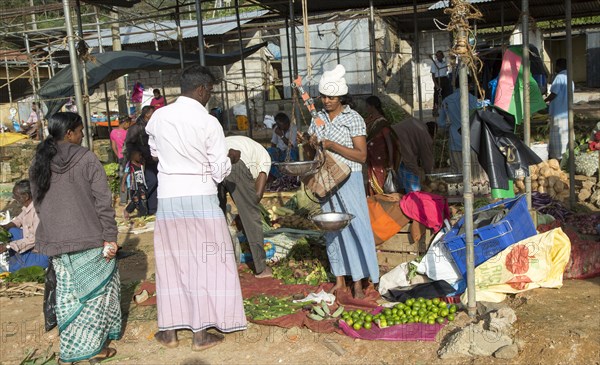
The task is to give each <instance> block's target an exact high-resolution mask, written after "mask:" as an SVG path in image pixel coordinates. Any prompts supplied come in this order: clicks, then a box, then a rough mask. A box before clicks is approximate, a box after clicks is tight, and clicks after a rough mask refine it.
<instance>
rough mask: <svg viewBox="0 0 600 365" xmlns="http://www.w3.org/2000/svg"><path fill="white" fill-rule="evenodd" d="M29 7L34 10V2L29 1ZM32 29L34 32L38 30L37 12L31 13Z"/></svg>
mask: <svg viewBox="0 0 600 365" xmlns="http://www.w3.org/2000/svg"><path fill="white" fill-rule="evenodd" d="M29 6H31V7H32V8H33V7H34V6H35V5H34V4H33V0H29ZM31 29H33V30H37V29H38V28H37V21H36V20H35V12H32V13H31Z"/></svg>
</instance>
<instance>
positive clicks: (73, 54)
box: [63, 0, 89, 147]
mask: <svg viewBox="0 0 600 365" xmlns="http://www.w3.org/2000/svg"><path fill="white" fill-rule="evenodd" d="M63 9H64V13H65V26H66V28H67V40H68V43H69V60H70V61H71V74H72V75H73V89H74V90H75V103H76V104H77V110H82V111H83V110H84V108H83V97H82V95H81V85H80V84H79V80H80V79H79V67H77V66H78V64H79V62H78V60H77V50H76V49H75V36H74V35H73V26H72V25H71V9H70V7H69V0H63ZM84 123H87V121H85V120H84ZM84 128H86V126H85V124H84ZM82 144H83V146H84V147H89V144H88V140H87V138H84V139H83V141H82Z"/></svg>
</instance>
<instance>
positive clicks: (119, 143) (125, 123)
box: [110, 115, 131, 204]
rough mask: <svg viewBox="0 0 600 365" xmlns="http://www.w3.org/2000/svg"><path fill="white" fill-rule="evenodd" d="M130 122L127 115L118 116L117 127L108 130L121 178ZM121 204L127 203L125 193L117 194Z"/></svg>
mask: <svg viewBox="0 0 600 365" xmlns="http://www.w3.org/2000/svg"><path fill="white" fill-rule="evenodd" d="M130 124H131V118H130V117H129V116H128V115H123V116H120V117H119V127H118V128H115V129H113V130H112V131H110V147H111V148H112V150H113V152H114V154H115V156H117V162H118V163H119V178H123V169H124V168H125V158H124V156H123V146H124V145H125V138H126V137H127V128H129V125H130ZM119 199H120V202H121V204H125V203H127V194H123V193H121V194H119Z"/></svg>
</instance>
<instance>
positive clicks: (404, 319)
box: [342, 298, 458, 330]
mask: <svg viewBox="0 0 600 365" xmlns="http://www.w3.org/2000/svg"><path fill="white" fill-rule="evenodd" d="M457 309H458V308H457V307H456V305H455V304H447V303H445V302H443V301H441V300H440V299H438V298H434V299H424V298H416V299H415V298H411V299H408V300H406V302H404V303H398V304H396V305H395V306H393V307H391V308H385V309H383V310H382V311H381V312H380V313H378V314H375V315H373V314H370V313H368V312H365V311H363V310H362V309H357V310H354V311H347V312H344V313H342V320H343V321H344V322H346V323H347V324H348V325H349V326H351V327H352V328H354V329H355V330H359V329H361V328H364V329H366V330H370V329H371V328H372V326H373V324H374V323H376V324H377V325H378V326H379V327H380V328H386V327H390V326H395V325H398V324H406V323H423V324H436V323H440V324H441V323H444V322H445V320H448V321H454V316H455V313H456V311H457Z"/></svg>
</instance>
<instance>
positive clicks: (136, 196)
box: [121, 149, 148, 219]
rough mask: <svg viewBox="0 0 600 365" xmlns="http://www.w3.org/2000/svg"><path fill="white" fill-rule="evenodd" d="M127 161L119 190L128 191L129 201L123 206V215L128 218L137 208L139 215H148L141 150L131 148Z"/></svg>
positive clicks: (146, 187)
mask: <svg viewBox="0 0 600 365" xmlns="http://www.w3.org/2000/svg"><path fill="white" fill-rule="evenodd" d="M129 156H130V157H129V161H127V163H126V164H125V170H124V175H123V178H122V179H121V192H122V193H126V192H127V191H129V203H128V204H127V206H126V207H125V211H124V212H123V216H124V218H125V219H129V214H131V213H133V211H134V210H136V209H137V210H138V213H139V215H140V216H142V217H144V216H146V215H148V200H147V198H146V192H147V191H148V185H146V177H145V175H144V157H143V156H142V151H140V150H135V149H134V150H133V151H130V153H129Z"/></svg>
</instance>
